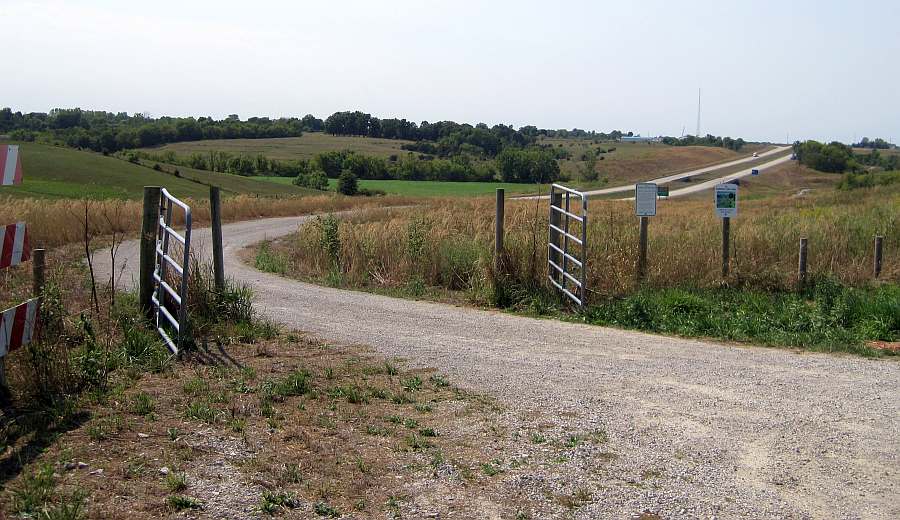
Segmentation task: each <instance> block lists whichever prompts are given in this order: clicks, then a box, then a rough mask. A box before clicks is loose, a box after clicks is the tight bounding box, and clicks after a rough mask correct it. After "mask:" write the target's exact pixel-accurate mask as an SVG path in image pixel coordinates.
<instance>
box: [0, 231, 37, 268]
mask: <svg viewBox="0 0 900 520" xmlns="http://www.w3.org/2000/svg"><path fill="white" fill-rule="evenodd" d="M29 258H31V240H30V239H29V238H28V228H27V227H26V226H25V223H24V222H16V223H15V224H9V225H7V226H2V227H0V269H5V268H7V267H12V266H14V265H18V264H20V263H22V262H25V261H27V260H28V259H29Z"/></svg>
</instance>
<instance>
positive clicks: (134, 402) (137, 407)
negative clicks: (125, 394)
mask: <svg viewBox="0 0 900 520" xmlns="http://www.w3.org/2000/svg"><path fill="white" fill-rule="evenodd" d="M155 408H156V406H155V404H154V403H153V398H152V397H150V394H148V393H147V392H138V393H137V394H135V395H134V396H132V398H131V413H133V414H136V415H150V414H151V413H153V410H154V409H155Z"/></svg>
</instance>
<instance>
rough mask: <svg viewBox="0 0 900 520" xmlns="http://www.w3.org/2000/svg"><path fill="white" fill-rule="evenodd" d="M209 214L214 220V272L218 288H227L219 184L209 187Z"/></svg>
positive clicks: (220, 289) (219, 289)
mask: <svg viewBox="0 0 900 520" xmlns="http://www.w3.org/2000/svg"><path fill="white" fill-rule="evenodd" d="M209 214H210V218H211V220H212V246H213V273H214V275H215V281H216V290H217V291H222V290H223V289H225V258H224V253H223V251H222V200H221V196H220V193H219V187H218V186H210V187H209Z"/></svg>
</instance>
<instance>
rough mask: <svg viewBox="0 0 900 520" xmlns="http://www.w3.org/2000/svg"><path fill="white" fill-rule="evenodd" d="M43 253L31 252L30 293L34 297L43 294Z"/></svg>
mask: <svg viewBox="0 0 900 520" xmlns="http://www.w3.org/2000/svg"><path fill="white" fill-rule="evenodd" d="M45 253H46V251H45V250H44V249H34V250H32V251H31V293H32V294H33V295H34V296H35V297H40V296H41V295H42V294H43V293H44V280H45V277H44V271H45V268H46V260H45Z"/></svg>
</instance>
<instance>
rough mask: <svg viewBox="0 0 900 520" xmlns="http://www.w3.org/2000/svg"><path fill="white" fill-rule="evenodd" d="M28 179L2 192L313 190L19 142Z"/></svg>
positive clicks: (137, 194) (120, 195)
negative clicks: (158, 167) (160, 188)
mask: <svg viewBox="0 0 900 520" xmlns="http://www.w3.org/2000/svg"><path fill="white" fill-rule="evenodd" d="M19 146H20V150H21V151H20V154H21V158H22V169H23V171H24V180H23V181H22V184H21V185H19V186H5V187H3V188H2V189H0V196H12V197H18V198H24V197H33V198H48V199H62V198H83V197H91V198H103V199H108V198H116V199H139V198H141V196H142V193H143V187H144V186H165V187H166V188H168V189H169V191H171V192H172V193H173V194H175V195H176V196H179V197H196V198H202V197H207V196H208V195H209V185H210V184H215V185H217V186H220V187H221V188H222V192H223V195H225V196H229V195H238V194H258V195H261V196H280V197H287V196H296V195H305V194H310V193H312V192H311V191H310V190H306V189H302V188H298V187H296V186H292V185H290V184H276V183H272V182H265V181H261V180H257V179H254V178H250V177H241V176H238V175H230V174H224V173H213V172H206V171H200V170H192V169H190V168H179V174H180V177H178V176H175V175H174V174H173V173H170V172H172V171H174V168H173V167H170V166H166V167H164V170H166V171H156V170H154V169H153V168H152V167H151V165H149V164H148V165H138V164H132V163H129V162H126V161H123V160H120V159H116V158H114V157H107V156H104V155H101V154H97V153H93V152H83V151H78V150H72V149H69V148H61V147H56V146H49V145H43V144H36V143H20V144H19Z"/></svg>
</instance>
